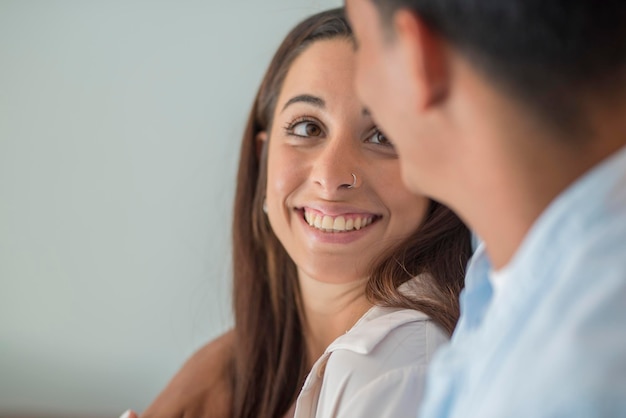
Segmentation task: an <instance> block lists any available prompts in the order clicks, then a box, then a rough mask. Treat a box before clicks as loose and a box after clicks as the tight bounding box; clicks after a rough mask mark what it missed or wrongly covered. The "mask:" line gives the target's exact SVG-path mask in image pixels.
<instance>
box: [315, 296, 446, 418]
mask: <svg viewBox="0 0 626 418" xmlns="http://www.w3.org/2000/svg"><path fill="white" fill-rule="evenodd" d="M447 340H448V337H447V335H446V333H445V332H444V331H443V330H442V329H441V328H439V327H438V326H437V325H436V324H435V323H434V322H433V321H432V320H431V319H430V318H429V317H428V316H427V315H425V314H423V313H422V312H418V311H415V310H411V309H395V308H382V307H374V308H372V309H370V311H368V313H367V314H366V315H364V316H363V318H361V320H359V322H357V324H356V325H355V326H354V327H353V328H352V329H351V330H350V331H349V332H347V333H346V334H345V335H342V336H341V337H339V338H337V340H335V342H334V343H333V344H331V345H330V346H329V347H328V349H327V350H326V353H325V354H324V356H323V357H322V358H321V359H320V360H319V361H318V363H317V364H316V366H315V367H314V370H313V372H314V373H316V375H317V376H316V377H317V378H323V382H322V385H321V386H322V387H321V388H320V392H319V402H318V403H317V408H318V412H320V414H318V415H316V416H398V415H397V414H396V412H397V411H402V410H404V411H405V412H406V411H407V410H413V411H416V410H417V406H418V405H419V402H420V399H421V395H422V392H423V387H424V382H425V377H426V370H427V367H428V363H429V362H430V360H431V358H432V356H433V354H434V353H435V351H436V350H437V349H438V348H439V347H440V346H441V345H442V344H444V343H445V342H446V341H447ZM315 380H316V379H315ZM383 395H384V396H383ZM383 398H384V399H383ZM379 404H380V405H379ZM354 408H357V409H359V410H362V413H356V410H355V409H354ZM376 408H383V409H381V410H380V411H379V410H378V409H376ZM407 408H408V409H407ZM372 411H374V415H370V414H369V413H370V412H372ZM375 411H379V413H376V412H375ZM391 411H394V412H393V413H392V412H391ZM348 412H350V413H348ZM355 414H356V415H355ZM377 414H378V415H377Z"/></svg>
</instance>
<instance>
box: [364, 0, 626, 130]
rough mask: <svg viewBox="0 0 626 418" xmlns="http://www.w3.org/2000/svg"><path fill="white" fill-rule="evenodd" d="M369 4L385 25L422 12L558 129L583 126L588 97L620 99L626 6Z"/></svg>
mask: <svg viewBox="0 0 626 418" xmlns="http://www.w3.org/2000/svg"><path fill="white" fill-rule="evenodd" d="M365 1H367V0H365ZM371 1H372V2H373V3H374V4H375V5H376V6H377V7H378V9H379V11H380V14H381V19H382V20H383V22H384V25H386V26H387V27H388V26H389V22H391V17H392V16H393V15H394V13H395V12H396V11H397V10H399V9H409V10H412V11H413V12H415V13H417V14H418V15H419V16H420V17H421V18H422V19H423V20H424V22H425V23H426V24H427V25H428V26H429V27H430V28H431V29H433V30H434V31H436V32H437V33H439V34H440V35H441V36H442V37H443V38H444V39H446V40H447V41H448V42H450V43H451V44H452V45H453V46H454V47H455V48H457V49H458V50H459V51H460V52H461V53H462V54H463V55H464V56H465V57H466V58H467V59H468V61H470V62H471V63H472V64H473V65H474V66H475V67H476V68H478V69H479V70H481V71H482V72H483V73H484V74H485V75H486V76H488V77H489V78H490V79H491V80H493V81H494V82H496V83H498V84H499V85H500V86H501V87H505V88H506V89H507V90H509V92H510V93H513V94H514V95H515V96H516V97H519V98H521V99H525V100H524V101H525V102H526V104H527V105H529V106H528V107H529V108H530V109H531V110H534V111H535V113H537V114H539V115H540V116H541V117H542V118H543V119H544V120H547V121H549V122H551V123H552V124H555V123H556V124H557V125H560V127H566V128H567V125H570V128H571V127H572V126H574V125H576V121H580V120H581V118H580V116H581V115H580V113H581V110H582V109H581V108H580V105H579V103H580V99H581V97H584V95H586V94H589V93H591V94H593V93H594V92H598V91H602V93H605V92H609V93H611V92H615V93H616V94H623V91H624V87H623V86H624V84H625V82H626V75H625V73H626V71H625V69H626V1H624V0H602V1H594V0H371ZM563 125H565V126H563ZM570 133H572V132H570Z"/></svg>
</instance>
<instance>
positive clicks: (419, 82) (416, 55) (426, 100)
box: [393, 9, 450, 110]
mask: <svg viewBox="0 0 626 418" xmlns="http://www.w3.org/2000/svg"><path fill="white" fill-rule="evenodd" d="M393 25H394V29H395V34H396V37H397V39H396V41H395V42H396V44H397V45H396V47H397V48H400V50H399V51H398V52H399V53H401V54H402V55H403V57H404V59H403V60H404V61H405V62H404V64H405V65H406V69H407V71H409V73H408V74H407V75H408V76H409V77H410V80H411V83H414V85H413V87H414V89H415V92H416V97H417V101H418V103H417V105H418V106H419V108H420V109H421V110H425V109H427V108H429V107H431V106H433V105H437V104H439V103H440V102H442V101H443V100H445V99H446V97H447V96H448V88H449V87H450V77H449V74H450V71H449V65H450V63H449V61H448V55H447V48H448V46H447V43H446V42H445V41H444V39H443V38H441V36H440V35H439V34H437V33H436V32H434V31H433V30H432V29H431V28H430V27H429V26H428V25H426V23H425V22H424V20H423V19H422V18H421V17H420V16H419V15H417V14H416V13H414V12H413V11H411V10H407V9H400V10H398V11H397V12H396V13H395V14H394V17H393Z"/></svg>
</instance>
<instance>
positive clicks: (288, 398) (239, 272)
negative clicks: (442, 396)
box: [233, 8, 470, 418]
mask: <svg viewBox="0 0 626 418" xmlns="http://www.w3.org/2000/svg"><path fill="white" fill-rule="evenodd" d="M342 37H343V38H346V39H347V40H352V31H351V29H350V26H349V25H348V22H347V20H346V18H345V13H344V10H343V9H342V8H338V9H333V10H329V11H325V12H322V13H318V14H316V15H314V16H311V17H309V18H307V19H305V20H304V21H302V22H301V23H300V24H298V25H297V26H296V27H295V28H294V29H293V30H292V31H291V32H290V33H289V34H288V35H287V37H286V38H285V40H284V41H283V43H282V44H281V45H280V47H279V48H278V51H277V52H276V54H275V55H274V57H273V59H272V61H271V63H270V65H269V68H268V70H267V72H266V74H265V77H264V78H263V81H262V83H261V86H260V88H259V91H258V93H257V95H256V98H255V100H254V104H253V106H252V110H251V112H250V116H249V118H248V122H247V125H246V128H245V131H244V134H243V140H242V146H241V153H240V160H239V171H238V175H237V190H236V195H235V208H234V222H233V263H234V265H233V273H234V286H233V304H234V316H235V345H234V352H233V356H234V363H233V402H234V403H233V416H234V417H236V418H244V417H245V418H273V417H281V416H283V415H284V414H285V413H286V412H287V410H288V409H289V408H290V406H291V405H292V404H293V403H294V402H295V399H296V397H297V395H298V392H299V390H300V388H301V387H302V384H303V382H304V378H305V377H306V373H307V371H308V370H307V364H308V361H307V360H309V359H307V358H306V346H305V340H304V334H303V323H304V317H303V311H302V303H301V297H300V288H299V284H298V277H297V273H296V266H295V265H294V263H293V261H292V260H291V258H290V257H289V256H288V255H287V252H286V251H285V249H284V248H283V246H282V244H281V243H280V242H279V241H278V239H277V238H276V236H275V235H274V233H273V231H272V229H271V227H270V225H269V222H268V220H267V218H266V216H265V214H264V213H263V201H264V199H265V188H266V177H267V167H266V161H267V155H266V152H267V147H266V146H264V147H263V149H262V151H261V152H260V153H259V152H258V149H257V135H258V134H259V133H260V132H262V131H265V132H270V131H271V124H272V116H273V114H274V110H275V107H276V100H277V98H278V96H279V93H280V90H281V88H282V84H283V81H284V79H285V76H286V74H287V72H288V71H289V68H290V67H291V64H292V63H293V61H294V60H295V58H296V57H298V56H299V55H300V54H301V53H302V51H304V50H305V49H306V48H307V47H308V46H309V45H310V44H311V43H313V42H316V41H319V40H324V39H333V38H342ZM270 140H271V139H270ZM469 254H470V244H469V233H468V231H467V229H466V228H465V227H464V226H463V224H462V223H461V222H460V221H459V220H458V218H457V217H456V216H454V214H452V212H450V211H449V210H448V209H447V208H445V207H443V206H441V205H439V204H437V203H434V202H433V203H431V206H430V209H429V211H428V214H427V216H426V219H425V221H424V222H423V225H422V227H420V228H419V229H418V231H416V232H415V233H414V234H413V235H412V236H411V237H409V238H408V239H407V240H406V241H405V242H403V243H402V244H401V245H398V246H397V247H396V248H394V249H393V251H391V252H390V253H389V254H387V255H386V256H385V258H384V259H382V261H381V262H380V263H379V265H378V266H377V267H375V268H374V269H373V271H374V274H373V275H372V278H371V279H370V282H369V284H368V290H367V292H368V296H369V297H370V298H371V300H372V301H374V302H375V303H378V304H383V305H388V306H402V307H410V308H417V309H420V310H422V311H424V312H425V313H427V314H429V315H430V316H431V318H432V319H433V320H434V321H435V322H437V323H438V324H439V325H441V326H442V327H443V328H445V329H446V330H448V331H449V332H451V331H452V329H453V328H454V324H455V323H456V320H457V318H458V301H457V298H458V293H459V291H460V289H461V288H462V283H463V273H464V267H465V263H466V261H467V259H468V256H469ZM423 272H424V273H428V274H427V275H422V276H420V277H423V278H424V286H423V287H424V294H423V295H420V296H419V297H415V298H407V297H404V296H402V295H401V294H399V293H398V291H397V289H396V288H397V286H398V285H399V284H401V283H403V282H405V281H407V280H408V279H410V278H411V277H412V276H413V275H416V274H418V273H423ZM311 360H315V359H311Z"/></svg>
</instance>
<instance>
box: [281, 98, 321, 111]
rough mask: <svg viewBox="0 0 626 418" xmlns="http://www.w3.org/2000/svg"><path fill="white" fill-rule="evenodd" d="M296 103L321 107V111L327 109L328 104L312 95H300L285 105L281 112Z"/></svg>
mask: <svg viewBox="0 0 626 418" xmlns="http://www.w3.org/2000/svg"><path fill="white" fill-rule="evenodd" d="M294 103H309V104H312V105H313V106H315V107H319V108H320V109H323V108H324V107H326V102H325V101H324V99H322V98H320V97H317V96H312V95H310V94H299V95H297V96H294V97H292V98H291V99H289V100H288V101H287V103H285V106H283V110H281V112H284V111H285V109H287V107H289V106H290V105H292V104H294Z"/></svg>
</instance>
